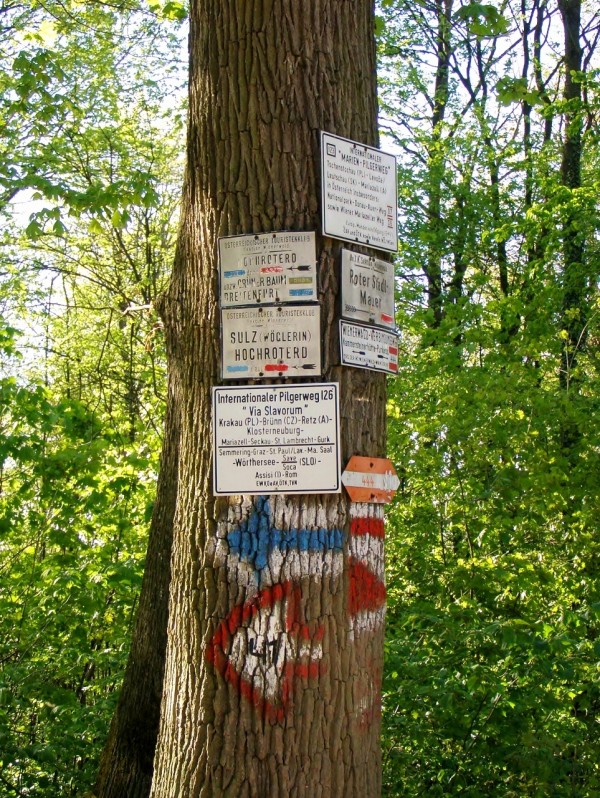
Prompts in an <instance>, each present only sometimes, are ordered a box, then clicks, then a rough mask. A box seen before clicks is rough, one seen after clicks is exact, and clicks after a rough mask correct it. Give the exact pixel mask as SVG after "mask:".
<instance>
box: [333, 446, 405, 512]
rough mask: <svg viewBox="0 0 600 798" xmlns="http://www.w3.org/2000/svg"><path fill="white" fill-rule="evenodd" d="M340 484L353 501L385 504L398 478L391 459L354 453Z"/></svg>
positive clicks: (390, 497) (395, 486)
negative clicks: (361, 455)
mask: <svg viewBox="0 0 600 798" xmlns="http://www.w3.org/2000/svg"><path fill="white" fill-rule="evenodd" d="M342 484H343V485H344V487H345V488H346V490H347V491H348V494H349V496H350V498H351V499H352V501H353V502H371V503H374V504H387V503H388V502H390V501H391V500H392V499H393V498H394V494H395V493H396V490H397V489H398V485H399V484H400V480H399V479H398V475H397V474H396V470H395V468H394V466H393V464H392V461H391V460H387V459H384V458H381V457H359V456H358V455H355V456H354V457H351V458H350V460H349V462H348V465H347V466H346V469H345V470H344V473H343V474H342Z"/></svg>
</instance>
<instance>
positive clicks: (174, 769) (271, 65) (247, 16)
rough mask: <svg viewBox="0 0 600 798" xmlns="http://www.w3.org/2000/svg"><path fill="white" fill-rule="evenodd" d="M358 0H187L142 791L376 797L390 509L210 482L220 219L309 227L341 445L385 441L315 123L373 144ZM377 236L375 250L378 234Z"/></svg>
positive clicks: (381, 382)
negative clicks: (166, 453) (157, 641)
mask: <svg viewBox="0 0 600 798" xmlns="http://www.w3.org/2000/svg"><path fill="white" fill-rule="evenodd" d="M376 113H377V108H376V75H375V47H374V40H373V9H372V5H371V3H370V2H368V1H366V0H306V1H305V2H301V3H300V2H297V0H260V1H259V0H196V1H195V2H192V5H191V32H190V117H189V134H188V136H189V137H188V156H189V157H188V167H187V177H186V184H185V188H184V201H183V210H182V226H181V233H180V240H179V247H178V254H177V257H176V262H175V266H174V271H173V277H172V281H171V285H170V289H169V292H168V296H167V299H166V303H165V321H166V329H167V337H168V340H169V355H170V369H171V372H172V373H173V374H174V377H175V383H176V384H177V386H178V389H179V396H178V406H179V407H180V408H181V449H180V467H179V481H178V484H179V489H178V498H177V509H176V515H175V524H174V540H173V557H172V580H171V592H170V611H169V630H168V646H167V662H166V671H165V681H164V693H163V704H162V710H161V725H160V732H159V739H158V744H157V753H156V759H155V773H154V780H153V785H152V791H151V795H152V796H153V798H174V797H175V796H177V798H199V796H203V797H204V798H208V797H209V796H210V797H211V798H214V797H216V796H230V797H231V798H244V796H247V797H248V798H250V796H254V797H256V798H279V796H282V797H283V796H285V798H290V797H292V796H293V797H294V798H300V796H310V798H317V796H323V798H324V797H325V796H327V798H335V796H339V797H340V798H341V797H342V796H343V798H353V796H355V797H356V798H376V796H377V795H379V793H380V754H379V731H380V729H379V725H380V724H379V697H380V680H381V668H382V659H383V615H384V611H385V588H384V586H383V518H382V513H381V510H380V509H379V508H377V507H375V506H373V505H362V504H360V505H357V504H350V503H349V502H348V501H347V498H346V497H345V495H343V494H337V495H307V496H299V497H298V496H284V495H277V496H270V497H268V496H258V497H248V496H246V497H243V496H232V497H227V498H224V497H220V498H215V497H213V491H212V484H211V465H212V452H211V444H210V440H211V395H210V391H211V386H212V385H214V384H216V383H218V382H219V378H220V374H219V372H220V369H219V340H220V330H219V325H220V321H219V313H218V306H217V256H216V253H217V238H218V237H219V236H223V235H231V234H241V233H246V234H248V233H262V232H269V231H276V230H316V231H317V259H318V268H319V279H320V286H319V298H320V302H321V324H322V329H321V332H322V336H323V362H324V371H323V377H322V378H321V379H320V378H313V381H334V382H338V383H339V385H340V414H341V429H342V462H343V463H344V462H346V461H347V460H348V459H349V457H350V456H351V455H353V454H363V455H368V456H373V457H377V456H383V455H384V453H385V377H384V376H383V375H381V374H375V373H373V372H368V371H366V370H361V369H350V368H342V367H340V366H339V365H338V363H339V344H338V310H337V304H338V303H337V295H338V288H339V276H338V275H339V255H340V249H341V244H340V243H339V242H335V241H333V240H331V239H327V238H323V237H322V236H321V235H320V229H319V228H320V185H319V183H320V153H319V140H320V136H319V132H320V131H321V130H325V131H328V132H331V133H335V134H338V135H341V136H345V137H348V138H351V139H354V140H357V141H360V142H363V143H365V144H370V145H374V144H376V143H377V128H376ZM368 254H374V253H373V252H372V251H371V252H369V253H368Z"/></svg>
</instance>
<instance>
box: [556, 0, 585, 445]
mask: <svg viewBox="0 0 600 798" xmlns="http://www.w3.org/2000/svg"><path fill="white" fill-rule="evenodd" d="M558 7H559V10H560V13H561V17H562V21H563V30H564V38H565V89H564V99H565V101H566V102H567V103H568V106H567V112H566V114H565V134H564V139H563V147H562V161H561V183H562V185H563V186H565V187H566V188H568V189H569V190H571V191H576V190H577V189H578V188H580V187H581V151H582V140H581V133H582V125H583V117H582V113H581V108H580V104H581V76H580V73H581V67H582V50H581V44H580V41H579V39H580V35H581V0H559V2H558ZM579 216H580V210H579V208H577V204H576V203H571V204H570V208H569V210H568V211H567V214H566V218H565V221H564V224H563V260H564V263H563V297H562V324H563V328H564V329H565V330H566V331H567V336H568V337H567V340H566V345H565V348H564V350H563V357H562V363H561V370H560V382H561V385H562V387H563V388H565V389H568V388H569V387H571V384H572V375H573V372H574V371H575V368H576V365H577V354H578V352H579V351H580V350H581V349H582V348H583V347H584V346H585V338H586V324H587V307H586V306H587V301H588V297H587V293H588V279H587V274H586V270H585V265H584V250H585V245H584V236H583V232H582V230H581V225H580V224H579V222H580V219H579ZM573 434H574V433H573V432H569V433H567V434H566V437H565V440H564V443H565V445H566V446H567V447H568V446H570V438H571V437H572V435H573ZM576 437H577V436H576Z"/></svg>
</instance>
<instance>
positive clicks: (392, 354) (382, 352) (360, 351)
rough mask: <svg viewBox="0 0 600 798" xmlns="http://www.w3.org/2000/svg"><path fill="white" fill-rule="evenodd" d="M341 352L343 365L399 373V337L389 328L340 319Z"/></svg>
mask: <svg viewBox="0 0 600 798" xmlns="http://www.w3.org/2000/svg"><path fill="white" fill-rule="evenodd" d="M340 353H341V362H342V365H343V366H354V367H355V368H362V369H371V370H372V371H383V372H385V373H386V374H397V373H398V337H397V336H396V334H395V333H392V332H389V331H388V330H382V329H380V328H379V327H369V326H367V325H366V324H354V323H350V322H348V321H343V320H340Z"/></svg>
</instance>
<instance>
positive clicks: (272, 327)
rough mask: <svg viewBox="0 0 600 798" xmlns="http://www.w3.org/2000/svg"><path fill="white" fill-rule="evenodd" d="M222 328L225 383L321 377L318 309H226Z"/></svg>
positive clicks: (319, 313) (298, 306) (222, 316)
mask: <svg viewBox="0 0 600 798" xmlns="http://www.w3.org/2000/svg"><path fill="white" fill-rule="evenodd" d="M221 328H222V332H223V346H222V348H221V353H222V366H223V379H224V380H239V379H261V378H262V379H266V378H268V377H311V376H315V375H319V374H320V373H321V308H320V307H319V305H278V306H275V305H266V306H261V307H246V308H237V309H235V308H225V309H224V310H222V311H221Z"/></svg>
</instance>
